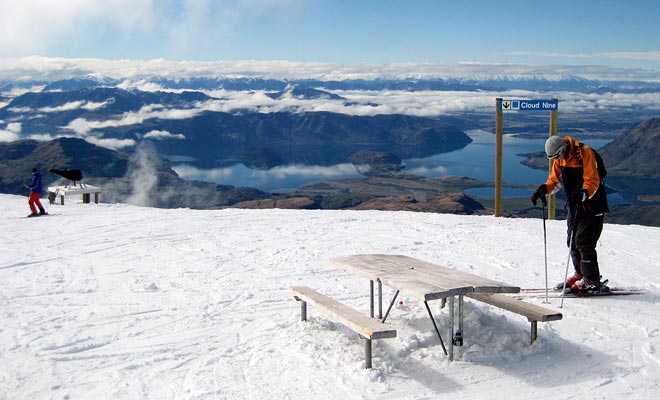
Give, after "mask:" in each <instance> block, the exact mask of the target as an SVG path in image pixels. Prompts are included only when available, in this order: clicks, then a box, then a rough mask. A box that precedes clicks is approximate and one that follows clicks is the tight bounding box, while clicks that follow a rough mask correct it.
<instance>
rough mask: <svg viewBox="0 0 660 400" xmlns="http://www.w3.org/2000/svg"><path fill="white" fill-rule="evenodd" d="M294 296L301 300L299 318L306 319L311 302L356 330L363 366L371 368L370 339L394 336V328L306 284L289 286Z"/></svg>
mask: <svg viewBox="0 0 660 400" xmlns="http://www.w3.org/2000/svg"><path fill="white" fill-rule="evenodd" d="M289 290H290V291H291V293H293V296H294V298H295V299H296V300H297V301H300V302H301V309H300V314H301V320H302V321H306V320H307V303H312V304H314V305H315V306H316V307H318V308H319V309H320V310H322V311H324V312H325V313H326V314H327V315H329V316H330V317H332V318H334V319H335V320H336V321H337V322H340V323H342V324H343V325H345V326H347V327H348V328H350V329H352V330H353V331H355V332H357V333H358V334H359V335H360V336H361V337H362V338H364V339H366V343H365V357H366V360H365V368H371V341H372V340H373V339H385V338H393V337H396V330H395V329H394V328H392V326H390V325H388V324H384V323H382V322H380V321H379V320H377V319H373V318H369V317H368V316H366V315H364V314H362V313H361V312H359V311H357V310H355V309H353V308H350V307H348V306H346V305H344V304H342V303H340V302H338V301H336V300H334V299H331V298H330V297H328V296H325V295H323V294H321V293H319V292H317V291H315V290H313V289H311V288H309V287H307V286H294V287H291V288H289Z"/></svg>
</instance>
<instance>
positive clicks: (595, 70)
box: [0, 53, 660, 82]
mask: <svg viewBox="0 0 660 400" xmlns="http://www.w3.org/2000/svg"><path fill="white" fill-rule="evenodd" d="M612 54H614V53H612ZM616 54H619V55H621V53H616ZM646 54H649V53H646ZM649 56H654V55H653V54H649ZM0 61H1V62H0V80H19V81H20V80H23V81H26V80H34V81H44V80H45V81H54V80H60V79H69V78H72V77H80V76H86V75H87V76H105V77H112V78H115V79H127V80H132V81H138V80H140V79H145V78H150V77H154V76H163V77H169V78H172V79H185V78H192V77H200V76H205V77H219V78H268V79H318V80H324V81H331V80H340V81H341V80H349V79H366V80H373V79H433V78H445V79H497V78H499V77H504V76H506V77H510V78H513V79H516V78H529V77H535V76H543V77H544V78H546V79H555V80H559V79H562V78H565V77H567V76H579V77H582V78H585V79H598V80H623V81H626V80H631V81H651V82H660V68H656V69H642V68H616V67H604V66H594V65H584V66H576V65H553V64H545V65H542V64H534V65H531V64H492V63H388V64H365V63H360V64H340V63H320V62H297V61H283V60H274V61H253V60H252V61H250V60H245V61H170V60H165V59H154V60H106V59H99V58H49V57H40V56H30V57H23V58H4V59H0Z"/></svg>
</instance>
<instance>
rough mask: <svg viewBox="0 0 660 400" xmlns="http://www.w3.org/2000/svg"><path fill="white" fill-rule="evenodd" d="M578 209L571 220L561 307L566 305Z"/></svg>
mask: <svg viewBox="0 0 660 400" xmlns="http://www.w3.org/2000/svg"><path fill="white" fill-rule="evenodd" d="M577 222H578V216H577V209H576V210H575V215H574V216H573V218H572V222H571V239H570V240H569V242H568V259H567V260H566V273H564V284H563V285H562V289H561V302H560V303H559V308H563V307H564V297H565V295H566V280H567V279H568V266H569V264H570V263H571V252H572V251H573V242H574V241H575V231H576V230H577Z"/></svg>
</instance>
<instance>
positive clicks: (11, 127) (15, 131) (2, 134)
mask: <svg viewBox="0 0 660 400" xmlns="http://www.w3.org/2000/svg"><path fill="white" fill-rule="evenodd" d="M21 129H22V125H21V124H20V123H18V122H11V123H9V124H7V126H6V127H5V129H0V142H13V141H15V140H19V139H20V136H19V134H20V133H21Z"/></svg>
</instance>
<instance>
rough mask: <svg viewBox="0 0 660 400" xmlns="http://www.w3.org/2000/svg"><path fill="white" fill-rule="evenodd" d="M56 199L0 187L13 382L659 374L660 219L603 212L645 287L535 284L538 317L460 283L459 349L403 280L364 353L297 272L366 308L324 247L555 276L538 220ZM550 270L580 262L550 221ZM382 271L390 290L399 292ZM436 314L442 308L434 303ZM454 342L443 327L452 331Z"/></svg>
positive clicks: (534, 280) (304, 387) (510, 388)
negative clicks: (626, 291) (392, 334)
mask: <svg viewBox="0 0 660 400" xmlns="http://www.w3.org/2000/svg"><path fill="white" fill-rule="evenodd" d="M73 200H74V199H70V200H68V201H67V204H66V205H65V206H61V205H53V206H50V207H47V208H48V211H49V212H50V213H51V215H50V216H46V217H39V218H25V215H27V213H28V207H27V199H26V198H24V197H18V196H11V195H0V210H1V213H0V219H1V220H2V233H1V235H2V241H1V244H0V246H1V248H0V398H1V399H438V398H449V397H450V396H451V397H452V398H462V399H485V398H489V399H516V398H525V399H529V398H545V399H605V398H607V399H651V398H657V395H658V393H660V313H659V310H660V309H659V308H658V303H659V302H660V246H658V244H659V243H660V229H658V228H650V227H642V226H624V225H613V224H606V225H605V229H604V231H603V234H602V237H601V240H600V242H599V245H598V252H599V259H600V264H601V272H602V273H603V275H604V277H606V278H609V280H610V285H611V286H622V287H636V288H641V289H644V290H646V293H645V294H642V295H636V296H620V297H602V298H591V299H566V300H564V304H563V307H562V308H561V309H560V308H559V305H560V300H559V299H556V298H551V299H550V304H544V301H545V299H544V298H543V297H535V298H531V299H529V300H526V301H529V302H532V303H535V304H539V305H543V306H546V307H549V308H553V309H557V310H560V311H561V312H562V313H563V315H564V319H563V320H561V321H555V322H549V323H539V339H538V340H537V341H536V342H535V343H534V344H533V345H530V343H529V323H528V322H527V320H526V319H525V318H523V317H521V316H519V315H517V314H513V313H509V312H506V311H504V310H500V309H497V308H495V307H492V306H488V305H486V304H483V303H478V302H475V301H473V300H469V299H466V302H465V331H464V337H465V345H464V346H463V347H461V348H457V352H456V360H455V361H453V362H450V361H448V359H447V357H446V356H445V355H444V353H443V351H442V348H441V346H440V342H439V340H438V338H437V336H436V335H435V332H434V330H433V326H432V324H431V321H430V320H429V318H428V315H427V314H426V310H425V308H424V305H423V304H421V303H420V302H419V301H417V300H416V299H414V298H411V297H406V296H403V297H401V296H399V298H398V300H401V302H399V301H398V300H397V303H396V305H395V307H394V309H393V310H392V312H391V314H390V316H389V318H388V323H391V324H392V325H394V326H395V328H396V329H397V332H398V336H397V337H396V338H391V339H383V340H377V341H374V349H373V354H374V360H373V365H374V368H373V369H371V370H367V369H363V368H362V364H363V362H364V348H363V342H362V340H361V339H359V337H358V336H357V335H356V334H355V333H354V332H353V331H351V330H349V329H348V328H346V327H344V326H343V325H341V324H339V323H337V322H336V321H333V320H332V319H330V318H328V317H326V316H325V314H322V313H321V312H319V310H317V309H316V308H315V307H314V306H313V305H310V306H309V308H308V315H309V321H308V322H301V321H300V304H299V303H298V302H296V301H295V300H294V299H293V297H292V296H291V294H290V292H289V291H288V288H289V287H290V286H294V285H307V286H310V287H312V288H314V289H316V290H318V291H320V292H322V293H324V294H326V295H328V296H330V297H332V298H335V299H337V300H339V301H341V302H343V303H345V304H347V305H349V306H352V307H354V308H356V309H358V310H360V311H362V312H364V313H365V314H368V312H369V301H368V294H369V282H368V281H367V280H366V279H364V278H360V277H358V276H355V275H352V274H351V273H349V272H346V271H343V270H339V269H336V268H333V267H331V266H329V265H328V264H327V260H328V259H330V258H334V257H339V256H345V255H352V254H371V253H381V254H402V255H407V256H411V257H415V258H419V259H422V260H426V261H430V262H433V263H437V264H441V265H444V266H447V267H450V268H455V269H457V270H461V271H466V272H471V273H474V274H477V275H481V276H484V277H486V278H490V279H494V280H497V281H501V282H506V283H511V284H514V285H518V286H521V287H544V285H545V273H544V246H543V222H542V220H540V219H510V218H495V217H491V216H458V215H444V214H425V213H410V212H381V211H323V210H314V211H300V210H295V211H294V210H238V209H226V210H209V211H196V210H188V209H176V210H164V209H154V208H143V207H136V206H130V205H123V204H98V205H96V204H82V203H81V202H75V201H73ZM546 225H547V238H548V239H547V243H548V248H547V249H548V275H549V280H550V283H551V284H554V283H555V282H557V281H559V280H561V279H562V278H563V276H564V271H565V268H566V263H567V255H568V252H567V248H566V226H565V221H547V223H546ZM393 293H394V291H393V290H392V289H391V288H387V287H385V290H384V297H385V299H386V300H385V301H386V302H387V301H388V300H389V298H391V296H392V295H393ZM430 304H431V308H432V310H433V312H434V314H435V316H436V319H437V321H438V324H439V327H440V329H441V332H446V331H447V330H448V318H447V315H448V314H447V313H448V310H447V308H444V309H442V308H441V302H440V301H434V302H431V303H430ZM445 341H447V338H445Z"/></svg>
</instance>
